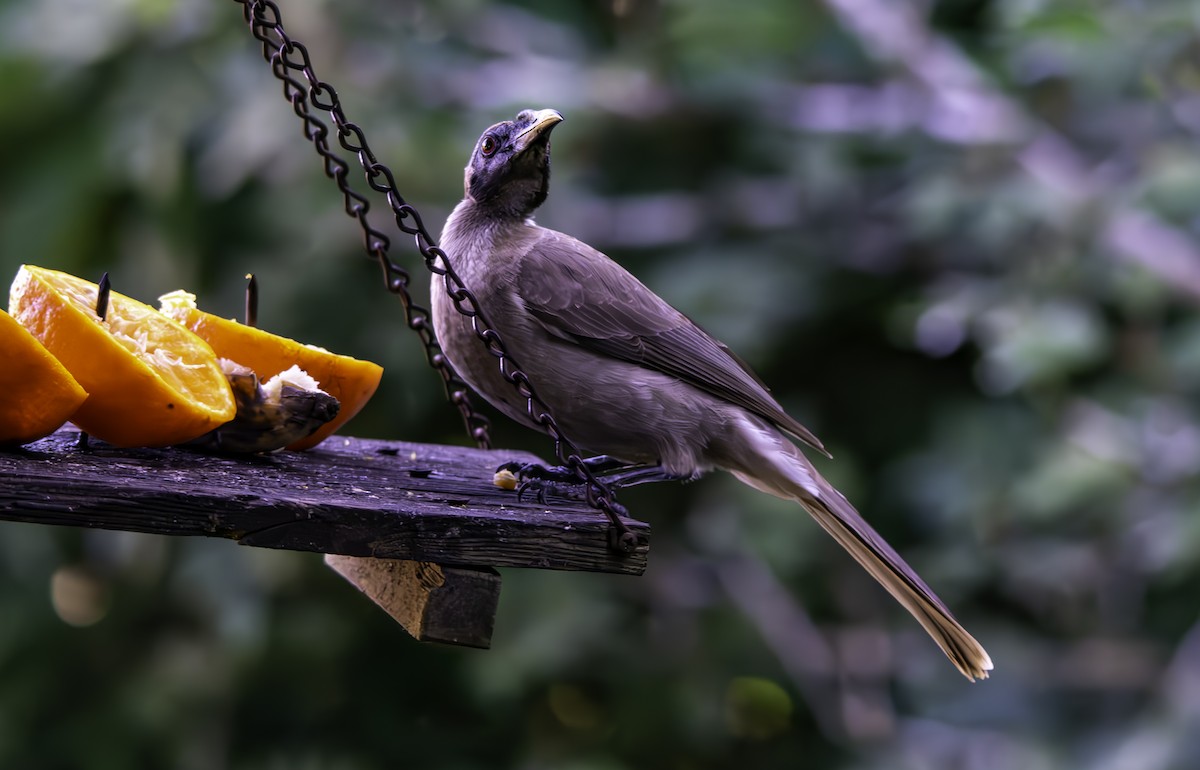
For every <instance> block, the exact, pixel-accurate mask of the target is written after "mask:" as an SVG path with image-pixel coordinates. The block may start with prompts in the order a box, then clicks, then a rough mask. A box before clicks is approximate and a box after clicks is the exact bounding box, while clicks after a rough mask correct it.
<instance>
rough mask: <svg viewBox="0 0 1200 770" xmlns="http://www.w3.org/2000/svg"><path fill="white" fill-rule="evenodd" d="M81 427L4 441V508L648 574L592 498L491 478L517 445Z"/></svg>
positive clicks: (341, 546)
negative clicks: (194, 447) (612, 543)
mask: <svg viewBox="0 0 1200 770" xmlns="http://www.w3.org/2000/svg"><path fill="white" fill-rule="evenodd" d="M77 435H78V433H77V431H75V430H74V429H73V428H66V429H63V430H60V431H59V432H58V433H56V434H54V435H53V436H50V437H48V438H45V439H42V440H41V441H38V442H35V443H33V444H30V445H28V446H26V447H24V448H23V449H20V450H14V451H4V452H0V519H9V520H13V521H28V522H36V523H41V524H57V525H67V526H76V527H96V528H102V529H123V530H132V531H137V532H152V533H158V534H165V535H204V536H210V537H227V538H231V539H233V540H236V541H238V542H239V543H242V544H244V545H253V546H261V547H267V548H285V549H290V550H302V551H319V552H322V553H336V554H344V555H348V556H372V557H377V558H387V559H404V560H413V561H425V562H435V563H438V564H442V565H447V564H458V565H473V566H497V567H536V568H542V569H565V570H589V571H601V572H615V573H624V574H641V573H642V572H643V571H644V570H645V567H646V554H647V551H648V549H649V546H648V536H649V527H648V526H647V525H646V524H644V523H642V522H638V521H634V520H629V521H628V524H629V526H630V528H631V529H633V530H634V531H635V532H637V533H638V535H639V536H640V538H641V539H642V541H643V542H642V545H641V547H639V548H638V549H637V550H636V551H635V552H634V553H633V554H630V555H628V556H621V555H618V554H616V553H614V552H613V551H612V550H610V549H609V548H608V544H607V535H606V533H607V527H608V523H607V521H606V520H605V519H604V518H603V516H601V515H600V514H598V513H597V512H596V511H594V510H592V509H591V508H588V507H587V506H586V505H585V504H584V503H581V502H578V501H572V500H564V499H557V498H553V497H552V498H551V500H550V501H549V503H548V504H539V503H537V502H536V501H533V500H528V499H527V500H526V501H524V502H519V501H518V500H517V497H516V494H515V493H513V492H508V491H504V490H501V489H499V488H497V487H496V486H494V485H493V484H492V472H493V470H494V469H495V468H496V466H497V465H499V464H501V463H503V462H506V461H509V460H522V459H523V460H532V459H534V458H532V457H531V456H530V455H522V454H520V453H515V452H512V451H507V450H490V451H487V450H480V449H474V448H467V447H448V446H440V445H429V444H411V443H405V442H400V441H376V440H363V439H352V438H345V437H341V436H334V437H332V438H330V439H329V440H327V441H326V442H324V443H323V444H321V446H319V447H318V448H316V449H314V450H311V451H308V452H281V453H277V454H273V455H268V456H265V457H252V458H231V457H220V456H214V455H206V454H201V453H197V452H191V451H187V450H183V449H177V448H168V449H117V448H114V447H110V446H107V445H105V444H103V443H101V442H96V441H93V442H92V447H91V449H89V450H81V449H79V448H78V447H77V446H76V445H75V442H76V436H77Z"/></svg>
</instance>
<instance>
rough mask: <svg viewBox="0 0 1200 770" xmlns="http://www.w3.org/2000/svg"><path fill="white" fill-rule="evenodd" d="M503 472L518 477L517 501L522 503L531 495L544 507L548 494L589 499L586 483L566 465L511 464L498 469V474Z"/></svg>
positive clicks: (505, 464)
mask: <svg viewBox="0 0 1200 770" xmlns="http://www.w3.org/2000/svg"><path fill="white" fill-rule="evenodd" d="M501 471H508V472H509V473H511V474H513V475H514V476H516V477H517V479H518V483H517V489H516V492H517V500H519V501H521V502H524V501H525V499H526V497H528V496H529V495H531V494H532V495H533V496H534V499H535V500H537V501H538V503H540V504H542V505H545V504H546V495H547V494H554V495H558V496H560V497H566V498H570V499H575V500H586V499H587V493H586V488H587V485H586V483H585V482H583V481H582V480H581V479H580V478H579V477H578V476H577V475H575V472H574V471H572V470H571V469H570V468H568V467H566V466H565V465H551V466H546V465H542V464H541V463H522V462H509V463H504V464H503V465H501V466H500V467H499V468H497V469H496V472H497V473H499V472H501Z"/></svg>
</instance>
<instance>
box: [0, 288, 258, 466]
mask: <svg viewBox="0 0 1200 770" xmlns="http://www.w3.org/2000/svg"><path fill="white" fill-rule="evenodd" d="M97 290H98V287H97V286H96V284H94V283H91V282H90V281H85V280H83V279H81V278H76V277H75V276H73V275H68V274H67V273H62V272H59V271H57V270H47V269H45V268H41V267H33V266H31V265H22V266H21V269H20V270H19V271H18V272H17V277H16V279H15V280H14V281H13V284H12V289H11V290H10V292H9V296H8V309H9V312H10V313H12V315H13V317H14V318H16V319H17V320H18V321H20V322H21V324H22V325H23V326H24V327H25V328H26V329H28V330H29V331H30V332H32V333H33V336H35V337H37V338H38V339H39V340H41V342H42V344H43V345H45V346H46V348H47V349H48V350H49V351H50V352H51V353H53V354H54V356H55V357H56V358H57V359H58V360H59V361H60V362H62V365H63V366H65V367H66V368H67V370H68V371H69V372H70V373H71V374H72V376H74V377H75V379H76V380H77V381H78V382H79V384H80V385H82V386H83V388H84V389H85V390H86V391H87V392H88V393H89V394H90V397H89V398H88V399H87V400H86V401H85V402H84V403H83V406H82V407H80V408H79V411H77V412H76V413H75V414H74V415H72V417H71V421H72V422H74V423H75V424H76V425H78V426H79V427H80V428H82V429H83V430H86V431H87V432H88V433H90V434H92V435H93V436H95V437H96V438H98V439H101V440H103V441H107V442H109V443H111V444H114V445H116V446H165V445H168V444H179V443H182V442H184V441H190V440H191V439H194V438H196V437H197V436H200V435H202V434H204V433H207V432H208V431H210V430H212V429H213V428H215V427H217V426H218V425H221V424H222V423H225V422H228V421H229V420H231V419H233V416H234V413H235V411H236V409H235V407H234V403H233V394H232V393H231V391H230V389H229V383H228V382H227V381H226V379H225V375H224V374H223V373H222V372H221V368H220V366H218V364H217V357H216V356H215V355H213V351H212V348H210V347H209V346H208V343H206V342H205V341H204V340H202V339H200V338H199V337H197V336H196V335H194V334H192V333H191V332H190V331H188V330H187V329H185V328H184V327H183V326H181V325H180V324H178V323H176V322H175V321H172V320H171V319H170V318H167V317H166V316H165V315H163V314H162V313H159V312H158V311H157V310H155V309H154V308H152V307H150V306H148V305H144V304H142V303H141V302H138V301H137V300H134V299H130V298H129V297H126V296H125V295H123V294H119V293H117V292H115V291H114V292H112V295H111V297H110V299H109V304H108V315H107V319H106V320H105V321H101V320H100V319H98V318H96V314H95V312H94V309H95V305H96V292H97Z"/></svg>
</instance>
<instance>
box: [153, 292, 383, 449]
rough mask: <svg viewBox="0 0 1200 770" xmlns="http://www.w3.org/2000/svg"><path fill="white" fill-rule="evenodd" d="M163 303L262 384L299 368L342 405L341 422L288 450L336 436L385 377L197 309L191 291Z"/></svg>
mask: <svg viewBox="0 0 1200 770" xmlns="http://www.w3.org/2000/svg"><path fill="white" fill-rule="evenodd" d="M159 303H160V307H161V309H162V312H163V313H165V314H167V315H168V316H170V317H171V318H174V319H175V320H177V321H179V322H180V323H182V324H183V325H184V326H186V327H187V328H188V329H190V330H192V331H193V332H195V333H196V334H198V335H199V336H201V337H203V338H204V339H205V340H206V341H207V342H208V344H210V345H212V348H213V350H215V351H216V353H217V355H218V356H220V357H221V358H227V359H230V360H231V361H236V362H237V363H239V364H241V365H242V366H246V367H249V368H250V369H251V370H253V372H254V373H255V374H257V375H258V377H259V379H260V380H263V381H266V380H268V379H270V378H271V377H274V376H275V375H277V374H279V373H280V372H283V371H286V370H287V369H289V368H291V367H292V366H298V367H300V368H301V369H303V370H304V371H305V372H306V373H308V375H309V376H310V377H312V378H313V379H314V380H316V381H317V383H319V385H320V388H321V390H323V391H325V392H326V393H328V394H329V395H331V396H333V397H334V398H336V399H337V400H338V401H339V402H340V403H341V409H340V410H339V411H338V415H337V417H335V418H334V419H333V420H330V421H329V422H327V423H326V424H325V425H323V426H321V427H320V428H319V429H318V430H317V431H316V432H315V433H313V434H312V435H311V436H309V437H308V438H305V439H301V440H299V441H296V442H294V443H292V444H289V445H288V447H287V448H288V449H296V450H299V449H309V448H311V447H314V446H316V445H317V444H319V443H321V442H322V441H324V440H325V439H326V438H328V437H329V436H331V435H332V434H333V433H334V432H335V431H336V430H337V429H338V428H340V427H341V426H343V425H345V424H346V422H348V421H349V420H350V418H352V417H353V416H354V415H356V414H358V412H359V411H360V410H361V409H362V408H363V406H365V405H366V403H367V401H369V400H370V398H371V396H373V395H374V394H375V390H376V389H377V388H378V387H379V380H380V378H381V377H382V376H383V367H381V366H380V365H379V364H376V363H372V362H371V361H363V360H361V359H358V358H352V357H351V356H344V355H339V354H337V353H331V352H329V351H328V350H325V349H324V348H319V347H315V346H313V345H304V344H301V343H299V342H297V341H296V340H293V339H289V338H287V337H282V336H280V335H278V334H272V333H270V332H267V331H263V330H262V329H259V328H257V327H254V326H247V325H246V324H242V323H238V322H237V321H234V320H232V319H229V318H221V317H220V316H217V315H213V314H212V313H206V312H204V311H203V310H200V309H198V308H197V307H196V297H195V295H193V294H190V293H189V292H186V291H175V292H171V293H170V294H164V295H163V296H161V297H159Z"/></svg>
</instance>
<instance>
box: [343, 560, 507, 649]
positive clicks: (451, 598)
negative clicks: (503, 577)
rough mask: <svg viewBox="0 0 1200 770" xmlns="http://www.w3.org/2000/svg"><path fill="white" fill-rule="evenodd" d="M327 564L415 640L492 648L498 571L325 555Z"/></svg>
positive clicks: (497, 601)
mask: <svg viewBox="0 0 1200 770" xmlns="http://www.w3.org/2000/svg"><path fill="white" fill-rule="evenodd" d="M325 563H326V564H328V565H329V566H330V567H331V568H333V569H334V570H336V571H337V573H338V574H340V575H341V576H342V577H344V578H346V580H348V581H350V583H352V584H353V585H354V586H355V587H356V588H358V590H360V591H362V592H363V593H364V594H366V595H367V596H368V597H369V598H370V599H371V601H373V602H375V603H376V604H378V605H379V606H380V607H381V608H383V610H384V611H385V612H387V613H388V614H389V615H391V616H392V618H393V619H394V620H395V621H396V622H397V623H399V624H400V625H402V626H404V628H405V630H407V631H408V633H410V634H412V636H413V638H414V639H418V640H420V641H422V642H444V643H446V644H458V645H462V646H465V647H483V648H487V647H490V646H491V644H492V626H493V620H494V618H495V616H496V606H497V605H498V604H499V602H500V573H499V572H497V571H496V570H494V569H491V568H490V567H485V568H483V569H480V568H477V567H444V566H442V565H440V564H432V563H430V562H426V561H398V560H396V559H370V558H360V557H356V556H341V555H338V554H327V555H326V556H325Z"/></svg>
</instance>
